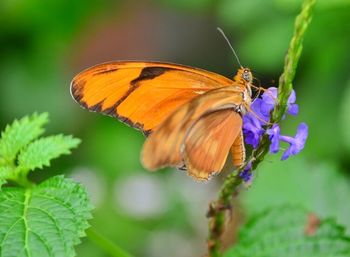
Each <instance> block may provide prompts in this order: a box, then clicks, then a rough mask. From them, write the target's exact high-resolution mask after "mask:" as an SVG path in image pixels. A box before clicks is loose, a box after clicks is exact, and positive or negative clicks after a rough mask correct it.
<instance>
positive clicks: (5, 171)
mask: <svg viewBox="0 0 350 257" xmlns="http://www.w3.org/2000/svg"><path fill="white" fill-rule="evenodd" d="M13 171H14V169H13V168H11V167H10V166H1V167H0V188H1V186H2V185H3V184H5V182H6V179H7V178H8V177H9V176H11V174H12V172H13Z"/></svg>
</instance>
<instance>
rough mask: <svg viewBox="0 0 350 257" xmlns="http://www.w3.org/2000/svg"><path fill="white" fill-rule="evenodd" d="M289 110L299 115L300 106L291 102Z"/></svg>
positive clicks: (290, 112) (289, 112)
mask: <svg viewBox="0 0 350 257" xmlns="http://www.w3.org/2000/svg"><path fill="white" fill-rule="evenodd" d="M287 112H288V114H290V115H297V114H298V112H299V106H298V105H297V104H290V105H288V110H287Z"/></svg>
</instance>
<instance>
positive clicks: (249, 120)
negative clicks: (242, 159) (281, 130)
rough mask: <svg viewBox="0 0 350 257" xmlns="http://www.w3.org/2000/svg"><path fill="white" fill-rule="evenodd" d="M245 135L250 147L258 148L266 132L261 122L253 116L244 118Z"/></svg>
mask: <svg viewBox="0 0 350 257" xmlns="http://www.w3.org/2000/svg"><path fill="white" fill-rule="evenodd" d="M243 134H244V140H245V142H246V143H247V144H248V145H251V146H253V147H254V148H256V147H257V146H258V144H259V141H260V138H261V136H262V135H263V134H264V130H263V129H262V126H261V124H260V122H259V120H258V119H257V118H256V117H254V116H253V115H252V114H247V115H245V116H243Z"/></svg>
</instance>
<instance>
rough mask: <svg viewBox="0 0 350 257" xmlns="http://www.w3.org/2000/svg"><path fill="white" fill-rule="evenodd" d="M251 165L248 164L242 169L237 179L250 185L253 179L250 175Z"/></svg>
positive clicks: (251, 174)
mask: <svg viewBox="0 0 350 257" xmlns="http://www.w3.org/2000/svg"><path fill="white" fill-rule="evenodd" d="M251 170H252V163H251V162H249V163H248V164H247V166H246V167H245V168H244V170H243V171H241V172H240V173H239V177H240V178H241V179H242V180H243V181H244V182H246V183H250V182H251V181H252V178H253V173H252V171H251Z"/></svg>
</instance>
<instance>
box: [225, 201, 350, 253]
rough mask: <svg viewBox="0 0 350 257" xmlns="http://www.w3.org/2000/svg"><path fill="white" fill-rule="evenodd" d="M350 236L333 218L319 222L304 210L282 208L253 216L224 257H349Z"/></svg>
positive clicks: (289, 207)
mask: <svg viewBox="0 0 350 257" xmlns="http://www.w3.org/2000/svg"><path fill="white" fill-rule="evenodd" d="M349 252H350V237H347V236H346V235H345V232H344V228H343V227H341V226H339V225H337V224H336V222H335V221H334V220H332V219H326V220H322V221H319V220H318V218H317V217H316V216H315V215H314V214H308V213H307V212H306V211H305V210H304V209H303V208H300V207H291V206H278V207H276V208H272V209H269V210H267V211H265V212H262V213H260V214H258V215H255V216H254V217H252V218H251V219H250V220H249V221H248V222H247V223H246V224H245V225H244V226H243V228H242V229H241V230H240V233H239V242H238V243H237V245H235V246H234V247H233V248H232V249H230V250H228V251H227V252H226V253H225V255H224V257H250V256H254V257H266V256H268V257H277V256H291V257H311V256H315V257H316V256H317V257H328V256H333V257H346V256H349Z"/></svg>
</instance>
